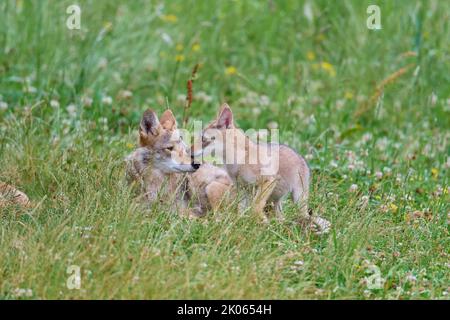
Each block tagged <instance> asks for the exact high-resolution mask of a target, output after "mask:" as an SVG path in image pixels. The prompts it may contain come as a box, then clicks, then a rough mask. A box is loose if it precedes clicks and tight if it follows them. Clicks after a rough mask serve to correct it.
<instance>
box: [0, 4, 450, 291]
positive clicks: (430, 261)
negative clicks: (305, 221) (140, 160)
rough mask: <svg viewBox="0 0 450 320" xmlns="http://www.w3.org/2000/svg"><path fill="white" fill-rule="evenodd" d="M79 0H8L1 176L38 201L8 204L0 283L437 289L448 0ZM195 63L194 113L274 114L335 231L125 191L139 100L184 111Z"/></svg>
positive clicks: (267, 122)
mask: <svg viewBox="0 0 450 320" xmlns="http://www.w3.org/2000/svg"><path fill="white" fill-rule="evenodd" d="M375 2H376V3H375ZM77 3H78V5H79V6H80V8H81V10H82V12H81V29H80V30H69V29H68V28H67V27H66V20H67V19H68V17H69V14H67V13H66V8H67V7H68V6H69V5H71V4H72V1H66V0H64V1H46V0H42V1H37V0H36V1H31V0H28V1H25V0H24V1H20V0H16V1H13V0H4V1H1V2H0V95H1V98H0V100H1V102H0V141H1V144H0V181H3V182H7V183H10V184H13V185H15V186H17V187H18V188H19V189H21V190H23V191H24V192H25V193H27V194H28V196H29V197H30V199H31V200H32V202H33V207H32V208H30V209H23V208H20V207H16V206H8V207H4V208H0V298H2V299H16V298H23V299H50V298H51V299H89V298H95V299H105V298H106V299H109V298H116V299H124V298H138V299H142V298H162V299H170V298H195V299H196V298H237V299H239V298H252V299H253V298H273V299H298V298H305V299H448V293H449V291H450V260H449V249H450V243H449V225H448V224H449V219H450V216H449V214H450V207H449V185H448V178H449V167H450V156H449V143H448V142H449V138H450V130H449V129H450V85H449V84H450V40H449V39H450V26H449V24H450V19H449V17H450V3H449V2H448V1H406V0H402V1H400V0H399V1H366V0H364V1H357V0H354V1H339V2H338V1H314V2H313V1H307V2H304V1H256V0H255V1H243V0H242V1H238V0H236V1H192V0H190V1H170V2H169V1H167V2H164V4H163V1H159V2H157V1H151V2H150V1H137V0H134V1H120V2H119V1H114V2H113V1H104V0H103V1H77ZM371 4H377V5H379V7H380V10H381V25H382V29H381V30H369V29H368V28H367V25H366V20H367V18H368V16H369V14H367V12H366V9H367V7H368V6H369V5H371ZM197 63H200V69H199V72H198V75H197V78H196V79H195V82H194V101H193V104H192V107H191V108H190V110H189V116H190V121H191V122H192V121H193V120H194V119H198V120H204V121H209V120H210V119H211V118H212V117H213V116H214V115H215V114H216V110H217V108H218V107H219V105H220V104H221V102H224V101H227V102H228V103H229V104H230V105H231V106H232V108H233V110H234V112H235V118H236V120H237V123H238V124H239V126H240V127H242V128H244V129H248V128H266V127H268V126H270V127H274V126H278V128H279V129H280V140H281V142H283V143H287V144H289V145H291V146H292V147H294V148H296V149H297V150H299V151H300V153H301V154H303V155H304V156H305V157H306V158H307V159H308V161H309V164H310V166H311V168H312V169H313V191H312V194H311V200H310V203H311V204H310V205H311V207H312V209H313V210H314V211H315V212H317V213H318V214H319V215H321V216H323V217H325V218H327V219H329V220H330V221H331V222H332V224H333V227H332V230H331V232H330V233H329V234H328V235H324V236H316V235H312V234H308V233H305V232H303V231H302V230H301V229H300V228H299V226H298V225H296V223H295V220H296V210H295V208H294V207H293V206H292V205H289V204H287V206H286V215H287V221H286V222H285V223H283V224H279V223H277V222H276V221H272V223H271V224H270V225H268V226H266V225H261V224H258V223H257V219H256V217H254V216H252V215H251V214H246V215H241V214H239V213H238V210H236V209H234V210H227V211H224V212H221V213H218V214H216V216H208V217H207V218H204V219H201V220H194V221H192V220H187V219H182V218H180V217H179V216H178V214H177V213H176V212H172V211H171V210H170V209H169V205H168V204H164V203H162V204H156V205H154V206H153V207H152V209H151V210H145V209H142V208H141V207H139V206H138V204H137V203H136V202H135V201H134V197H135V195H134V194H133V192H132V190H130V188H129V187H128V186H127V184H126V183H125V180H124V165H123V158H124V157H125V156H126V155H127V154H128V153H129V152H131V151H132V149H134V148H135V147H136V138H137V128H138V123H139V119H140V116H141V114H142V112H143V111H144V110H145V109H146V108H148V107H151V108H153V109H155V110H157V111H158V112H162V110H164V109H165V108H166V106H170V107H171V108H172V109H173V110H174V112H175V113H176V115H177V117H178V120H179V122H181V117H182V113H183V106H184V104H185V95H186V81H187V80H188V79H189V77H190V73H191V70H192V68H193V67H194V65H195V64H197ZM70 266H78V267H79V268H80V272H81V274H80V280H81V283H80V284H81V286H80V289H69V288H68V287H67V281H70V279H72V280H73V278H70V277H71V276H72V271H70V270H69V273H68V268H69V267H70ZM374 284H375V285H374Z"/></svg>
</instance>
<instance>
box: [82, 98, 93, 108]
mask: <svg viewBox="0 0 450 320" xmlns="http://www.w3.org/2000/svg"><path fill="white" fill-rule="evenodd" d="M81 102H82V103H83V106H85V107H90V106H92V102H93V100H92V98H90V97H83V98H81Z"/></svg>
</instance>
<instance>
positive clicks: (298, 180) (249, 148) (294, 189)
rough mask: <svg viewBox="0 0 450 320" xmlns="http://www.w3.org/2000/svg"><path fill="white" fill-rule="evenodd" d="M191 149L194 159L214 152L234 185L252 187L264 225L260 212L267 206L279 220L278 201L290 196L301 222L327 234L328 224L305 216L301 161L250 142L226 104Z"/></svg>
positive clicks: (306, 177)
mask: <svg viewBox="0 0 450 320" xmlns="http://www.w3.org/2000/svg"><path fill="white" fill-rule="evenodd" d="M191 148H192V150H191V153H192V154H193V155H194V157H196V156H200V155H208V154H209V153H211V152H212V151H213V150H214V151H215V153H216V156H217V154H220V156H221V158H222V159H221V160H222V161H223V163H224V164H225V168H226V171H227V172H228V174H229V175H230V177H231V178H232V179H233V181H234V182H236V184H237V185H238V184H239V181H242V182H244V185H245V184H254V185H256V194H255V196H254V198H253V209H254V211H255V212H256V213H257V214H259V215H260V217H261V218H262V220H263V221H264V222H267V221H268V220H267V216H266V214H265V212H264V210H265V208H266V205H267V204H268V203H271V204H273V205H274V208H275V212H276V215H277V218H278V219H279V220H283V218H284V217H283V215H282V200H283V198H284V196H285V195H287V194H288V193H291V195H292V200H293V201H294V202H295V203H297V204H299V205H300V215H301V219H302V222H312V223H313V226H314V227H315V228H316V231H317V232H318V233H323V232H327V231H328V229H329V227H330V223H329V222H328V221H326V220H325V219H322V218H320V217H316V216H312V215H309V213H308V203H307V202H308V195H309V183H310V169H309V167H308V165H307V163H306V161H305V160H304V159H303V157H301V156H300V155H299V154H297V153H296V152H295V151H294V150H293V149H291V148H290V147H288V146H286V145H281V144H273V143H255V142H253V141H251V140H250V139H249V137H247V136H246V135H245V134H244V132H243V131H241V130H240V129H238V128H236V126H235V124H234V120H233V112H232V111H231V108H230V107H229V106H228V105H227V104H226V103H225V104H223V105H222V106H221V108H220V109H219V113H218V116H217V118H216V119H215V120H214V121H212V122H211V123H210V124H209V125H208V126H207V127H206V128H205V129H204V130H203V131H202V135H201V140H200V139H198V140H196V141H195V142H194V144H193V145H192V147H191ZM230 155H231V157H230ZM230 158H231V159H230ZM252 158H253V159H254V160H253V162H252V161H250V159H252Z"/></svg>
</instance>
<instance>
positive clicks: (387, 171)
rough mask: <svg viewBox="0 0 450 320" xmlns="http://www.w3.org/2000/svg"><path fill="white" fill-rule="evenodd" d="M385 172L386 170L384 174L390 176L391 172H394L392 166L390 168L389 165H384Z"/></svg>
mask: <svg viewBox="0 0 450 320" xmlns="http://www.w3.org/2000/svg"><path fill="white" fill-rule="evenodd" d="M383 172H384V174H385V175H386V176H388V177H389V176H390V175H391V173H392V169H391V168H389V167H384V168H383Z"/></svg>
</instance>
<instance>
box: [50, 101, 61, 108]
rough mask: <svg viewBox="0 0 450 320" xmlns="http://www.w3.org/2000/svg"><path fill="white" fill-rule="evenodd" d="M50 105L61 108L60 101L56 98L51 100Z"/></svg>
mask: <svg viewBox="0 0 450 320" xmlns="http://www.w3.org/2000/svg"><path fill="white" fill-rule="evenodd" d="M50 107H52V108H55V109H56V108H59V101H58V100H54V99H52V100H50Z"/></svg>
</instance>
